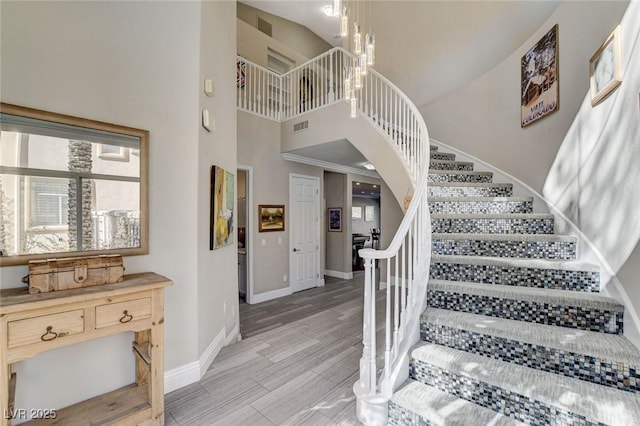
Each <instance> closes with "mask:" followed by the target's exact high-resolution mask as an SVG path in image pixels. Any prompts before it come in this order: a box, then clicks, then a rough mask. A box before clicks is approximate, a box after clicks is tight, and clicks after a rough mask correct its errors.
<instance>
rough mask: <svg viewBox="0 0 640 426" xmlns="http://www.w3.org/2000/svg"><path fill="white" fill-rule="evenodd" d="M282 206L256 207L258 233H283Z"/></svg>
mask: <svg viewBox="0 0 640 426" xmlns="http://www.w3.org/2000/svg"><path fill="white" fill-rule="evenodd" d="M284 221H285V217H284V204H260V205H258V232H279V231H284Z"/></svg>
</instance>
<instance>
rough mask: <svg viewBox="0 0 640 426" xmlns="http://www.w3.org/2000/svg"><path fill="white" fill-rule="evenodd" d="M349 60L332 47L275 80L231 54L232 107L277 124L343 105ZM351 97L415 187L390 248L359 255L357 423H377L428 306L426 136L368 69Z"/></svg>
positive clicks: (413, 110)
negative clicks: (381, 283) (234, 62)
mask: <svg viewBox="0 0 640 426" xmlns="http://www.w3.org/2000/svg"><path fill="white" fill-rule="evenodd" d="M352 61H353V57H352V56H351V54H350V53H349V52H347V51H346V50H344V49H342V48H334V49H331V50H329V51H328V52H326V53H324V54H322V55H320V56H318V57H316V58H314V59H312V60H310V61H308V62H306V63H304V64H302V65H300V66H298V67H296V68H294V69H292V70H291V71H289V72H287V73H286V74H283V75H278V74H275V73H273V72H271V71H268V70H266V69H264V68H262V67H260V66H259V65H256V64H253V63H252V62H250V61H248V60H246V59H244V58H242V57H238V83H237V87H238V103H237V106H238V109H240V110H243V111H247V112H250V113H254V114H258V115H261V116H263V117H265V118H269V119H272V120H275V121H279V122H282V121H285V120H289V119H291V118H293V117H296V116H298V115H301V114H305V113H307V112H310V111H313V110H316V109H318V108H322V107H325V106H328V105H331V104H334V103H336V102H339V101H340V100H345V99H344V77H345V73H346V69H347V67H348V66H349V65H351V63H352ZM357 98H358V104H357V105H358V107H357V110H358V112H359V115H360V117H362V118H363V119H365V120H366V121H368V122H369V124H370V125H372V126H373V127H374V128H376V129H377V130H378V132H379V133H380V134H381V135H382V136H383V138H384V139H385V140H386V141H387V142H388V143H390V144H391V145H392V146H393V147H395V148H396V150H397V152H398V154H399V155H400V157H401V158H402V160H403V161H404V165H405V166H406V169H407V171H408V172H409V174H410V176H411V180H412V182H413V184H414V185H415V187H416V189H415V191H414V194H413V197H412V200H411V203H410V204H409V207H408V209H407V211H406V213H405V216H404V219H403V220H402V223H401V224H400V227H399V228H398V230H397V232H396V235H395V236H394V238H393V240H392V242H391V244H390V245H389V247H388V248H387V249H385V250H373V249H363V250H360V251H359V254H360V256H361V257H362V258H363V259H364V266H365V282H364V317H363V334H362V342H363V353H362V358H361V360H360V378H359V380H358V381H357V382H356V383H355V384H354V387H353V390H354V393H355V394H356V398H357V414H358V418H359V419H360V421H362V422H363V423H365V424H367V425H383V424H386V422H387V405H388V401H389V399H390V398H391V395H392V393H393V391H394V390H395V389H397V387H398V386H399V385H401V384H402V383H403V382H404V381H405V380H406V379H407V378H408V375H409V351H410V349H411V347H412V346H413V345H415V344H416V343H417V342H418V341H419V339H420V315H421V314H422V312H423V310H424V309H425V307H426V303H427V302H426V299H427V282H428V278H429V264H430V261H431V219H430V215H429V206H428V204H427V178H428V170H429V159H430V156H429V153H430V148H429V134H428V132H427V126H426V124H425V122H424V119H423V118H422V115H421V114H420V112H419V111H418V109H417V107H416V106H415V105H414V104H413V102H411V100H410V99H409V98H408V97H407V96H406V95H405V94H404V93H402V91H401V90H400V89H398V88H397V87H396V86H395V85H394V84H393V83H391V82H390V81H389V80H388V79H386V78H385V77H384V76H382V75H381V74H380V73H378V72H376V71H375V70H373V69H370V70H369V71H368V73H367V75H366V76H364V77H363V79H362V89H360V90H358V92H357ZM347 119H349V118H348V117H345V120H347ZM377 266H382V267H384V271H385V280H386V281H385V282H386V292H385V293H384V294H382V293H378V296H381V298H382V299H383V300H382V301H381V303H380V305H381V306H379V307H377V306H376V302H377V297H376V282H378V280H377V277H376V274H377V273H378V268H377ZM378 316H380V317H383V318H384V323H383V324H381V326H382V327H381V328H383V329H384V339H383V340H384V342H383V344H381V345H379V344H378V343H379V342H378V341H377V336H376V331H377V330H378V328H379V324H378ZM378 349H380V356H378V352H379V351H378ZM378 360H379V361H381V364H380V365H378Z"/></svg>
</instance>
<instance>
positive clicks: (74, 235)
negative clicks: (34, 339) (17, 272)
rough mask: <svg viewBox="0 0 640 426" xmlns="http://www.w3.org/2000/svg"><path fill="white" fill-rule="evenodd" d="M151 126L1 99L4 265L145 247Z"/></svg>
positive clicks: (0, 184)
mask: <svg viewBox="0 0 640 426" xmlns="http://www.w3.org/2000/svg"><path fill="white" fill-rule="evenodd" d="M147 144H148V132H147V131H145V130H138V129H132V128H128V127H121V126H116V125H112V124H107V123H100V122H96V121H88V120H84V119H80V118H76V117H69V116H63V115H59V114H54V113H49V112H46V111H37V110H32V109H29V108H23V107H17V106H14V105H8V104H1V109H0V219H2V226H0V253H2V254H1V256H2V258H0V261H1V262H2V265H3V266H4V265H17V264H25V263H27V262H28V261H29V260H34V259H42V258H47V257H51V254H55V253H64V254H65V256H74V255H84V254H97V253H103V252H104V251H108V250H114V251H115V250H117V253H119V254H122V255H127V254H146V253H148V221H147V217H148V213H147V210H148V208H147V206H148V201H147V200H148V197H147V185H146V182H147V176H146V173H147V159H148V152H147V151H148V150H147Z"/></svg>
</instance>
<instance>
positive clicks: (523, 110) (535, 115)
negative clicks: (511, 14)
mask: <svg viewBox="0 0 640 426" xmlns="http://www.w3.org/2000/svg"><path fill="white" fill-rule="evenodd" d="M558 44H559V43H558V24H556V25H554V26H553V28H551V29H550V30H549V31H547V33H546V34H545V35H544V36H542V38H541V39H540V40H539V41H538V42H537V43H536V44H535V45H534V46H533V47H532V48H531V49H529V50H528V51H527V53H525V54H524V56H522V58H521V60H520V127H522V128H524V127H526V126H528V125H529V124H531V123H534V122H535V121H537V120H539V119H541V118H543V117H546V116H547V115H549V114H551V113H552V112H555V111H557V110H558V109H559V108H560V80H559V69H558V64H559V63H560V61H559V58H558V53H559V52H558Z"/></svg>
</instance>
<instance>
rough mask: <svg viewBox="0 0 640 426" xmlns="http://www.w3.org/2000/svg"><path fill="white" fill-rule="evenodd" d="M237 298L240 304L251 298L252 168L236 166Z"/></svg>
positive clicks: (249, 301)
mask: <svg viewBox="0 0 640 426" xmlns="http://www.w3.org/2000/svg"><path fill="white" fill-rule="evenodd" d="M237 179H238V190H237V195H236V196H237V202H238V210H237V211H238V227H237V241H238V297H239V299H240V303H251V299H252V298H253V250H252V249H253V232H252V231H253V215H252V212H253V209H252V208H251V206H252V205H253V200H252V192H253V191H252V190H253V168H252V167H251V166H240V165H239V166H238V169H237Z"/></svg>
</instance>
